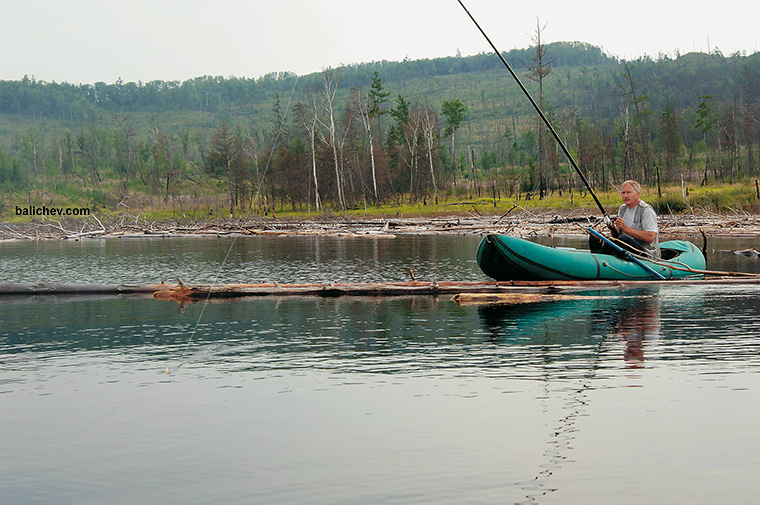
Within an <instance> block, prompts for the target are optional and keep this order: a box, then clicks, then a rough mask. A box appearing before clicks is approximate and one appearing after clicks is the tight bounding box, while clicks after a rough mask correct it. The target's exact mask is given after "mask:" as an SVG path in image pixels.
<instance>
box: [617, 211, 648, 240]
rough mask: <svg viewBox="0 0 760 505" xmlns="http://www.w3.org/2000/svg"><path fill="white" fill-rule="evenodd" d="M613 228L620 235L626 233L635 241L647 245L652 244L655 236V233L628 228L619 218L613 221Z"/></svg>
mask: <svg viewBox="0 0 760 505" xmlns="http://www.w3.org/2000/svg"><path fill="white" fill-rule="evenodd" d="M615 226H616V227H617V229H618V230H620V232H621V233H627V234H628V235H630V236H631V237H633V238H635V239H636V240H641V241H642V242H646V243H648V244H651V243H652V242H654V238H655V237H656V236H657V232H654V231H642V230H637V229H636V228H632V227H630V226H628V225H627V224H625V220H624V219H623V218H622V217H620V216H618V218H617V219H616V220H615Z"/></svg>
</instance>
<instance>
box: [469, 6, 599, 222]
mask: <svg viewBox="0 0 760 505" xmlns="http://www.w3.org/2000/svg"><path fill="white" fill-rule="evenodd" d="M457 1H458V2H459V5H461V6H462V9H464V11H465V12H466V13H467V15H468V16H469V17H470V19H471V20H472V22H473V23H475V26H476V27H477V28H478V30H480V33H481V34H483V37H485V39H486V41H487V42H488V44H489V45H490V46H491V48H492V49H493V50H494V52H495V53H496V55H497V56H498V57H499V59H500V60H501V62H502V63H503V64H504V66H505V67H507V70H509V73H510V74H511V75H512V77H513V78H514V79H515V81H516V82H517V84H518V85H519V86H520V89H521V90H522V91H523V93H525V96H526V97H528V100H530V103H531V104H532V105H533V108H534V109H536V112H537V113H538V115H539V116H540V117H541V119H542V120H543V122H544V124H546V127H547V128H548V129H549V131H550V132H551V134H552V135H553V136H554V140H556V141H557V144H559V147H560V148H561V149H562V152H563V153H565V156H566V157H567V159H568V160H569V161H570V164H571V165H572V166H573V168H574V169H575V171H576V172H577V173H578V176H579V177H580V178H581V180H582V181H583V184H585V185H586V189H588V191H589V193H591V196H592V198H593V199H594V202H596V205H597V207H599V210H601V211H602V216H604V222H605V224H606V225H607V226H609V227H612V221H611V220H610V217H609V216H608V215H607V211H606V210H604V207H603V206H602V202H600V201H599V198H597V196H596V193H594V188H592V187H591V184H590V183H589V182H588V179H586V176H585V175H583V172H582V171H581V169H580V167H579V166H578V163H576V161H575V158H573V155H572V154H570V151H569V150H568V149H567V146H566V145H565V143H564V142H563V141H562V139H561V138H560V136H559V134H558V133H557V131H556V130H555V129H554V127H553V126H552V124H551V122H549V119H547V117H546V115H544V112H543V111H542V110H541V107H539V106H538V104H537V103H536V101H535V100H534V99H533V97H532V96H531V94H530V92H529V91H528V90H527V88H526V87H525V86H524V85H523V83H522V81H521V80H520V78H519V77H517V74H516V73H515V71H514V70H512V67H511V66H510V65H509V63H507V60H506V59H505V58H504V56H503V55H502V54H501V51H499V50H498V49H497V48H496V45H494V43H493V42H491V39H490V38H488V35H486V32H485V31H484V30H483V28H481V27H480V24H478V22H477V21H476V20H475V18H474V17H473V15H472V14H470V11H469V10H467V7H465V5H464V3H462V0H457Z"/></svg>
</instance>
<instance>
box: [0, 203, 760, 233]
mask: <svg viewBox="0 0 760 505" xmlns="http://www.w3.org/2000/svg"><path fill="white" fill-rule="evenodd" d="M598 222H599V219H598V217H597V216H594V215H587V214H575V213H566V214H564V215H561V214H557V213H556V212H537V211H527V210H519V211H515V212H508V213H506V214H503V215H493V216H489V215H480V214H479V213H478V214H475V213H469V212H468V213H465V215H455V216H442V217H428V218H405V217H401V216H396V217H332V218H329V217H328V218H314V219H306V220H290V219H272V218H260V217H256V218H255V219H249V220H236V219H217V220H204V221H190V220H182V221H180V220H174V221H165V222H154V221H148V220H146V219H144V218H140V216H137V217H135V216H118V217H113V218H110V219H105V218H101V219H99V218H98V217H97V216H95V215H91V216H89V217H87V218H83V219H80V220H71V221H60V220H50V219H44V220H43V219H40V220H36V221H32V222H30V223H25V224H18V223H14V224H10V223H7V222H5V223H0V240H3V239H5V240H11V239H16V240H19V239H23V240H40V239H68V240H79V239H83V238H101V237H125V238H128V237H148V236H156V237H172V236H235V235H243V236H257V235H258V236H283V235H285V236H287V235H299V236H364V235H369V236H375V237H392V236H395V235H403V234H419V235H423V234H460V235H461V234H467V235H471V234H474V235H478V234H485V233H506V234H510V235H514V236H518V237H532V236H585V234H586V233H585V230H586V228H588V227H589V226H591V225H595V224H597V223H598ZM659 223H660V230H661V237H662V239H667V238H668V237H681V236H695V235H698V234H700V233H702V234H705V235H707V236H715V237H717V236H732V237H737V236H741V237H758V236H760V215H756V214H750V213H747V212H735V213H733V214H731V215H725V214H711V213H707V212H703V213H700V214H693V215H692V214H689V215H686V214H683V215H661V216H659Z"/></svg>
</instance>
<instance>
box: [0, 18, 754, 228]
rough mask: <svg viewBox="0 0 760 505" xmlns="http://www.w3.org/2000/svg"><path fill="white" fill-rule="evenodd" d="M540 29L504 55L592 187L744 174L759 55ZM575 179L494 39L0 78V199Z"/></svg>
mask: <svg viewBox="0 0 760 505" xmlns="http://www.w3.org/2000/svg"><path fill="white" fill-rule="evenodd" d="M540 36H541V33H540V32H537V34H536V38H535V39H534V42H536V44H535V46H533V47H530V48H525V49H515V50H512V51H509V52H505V53H504V57H505V58H506V60H507V61H508V62H510V65H511V66H512V67H513V68H514V69H515V70H516V72H517V73H518V74H519V76H520V79H521V80H522V81H523V83H524V84H525V85H526V87H527V88H528V89H529V91H530V93H531V95H532V96H533V97H534V99H535V100H536V102H537V103H539V104H540V107H541V109H542V110H543V111H544V112H545V114H546V116H547V117H548V118H549V120H550V122H551V123H552V125H553V126H554V129H555V131H556V132H557V133H558V135H559V136H560V138H561V139H562V141H563V142H564V143H565V144H566V145H567V147H568V149H569V151H570V153H571V154H572V156H573V157H574V158H575V159H576V160H577V162H578V165H579V167H580V169H581V170H582V171H583V172H584V173H585V175H586V177H587V179H588V180H589V181H590V182H591V184H592V185H593V186H594V188H595V189H597V190H606V189H610V188H614V187H615V186H616V185H619V184H620V183H621V182H622V181H624V180H625V179H629V178H635V179H638V180H640V181H641V182H642V183H643V184H644V185H645V186H647V187H650V188H657V191H660V192H661V190H662V188H663V187H666V186H673V185H678V186H680V187H698V186H702V185H706V184H737V183H740V184H741V183H746V184H747V185H748V186H749V185H750V183H751V184H753V185H754V180H755V179H756V178H757V177H758V176H760V158H759V157H758V154H759V153H758V149H759V148H760V128H759V126H760V125H758V121H760V104H759V100H758V98H759V92H760V53H754V54H749V55H748V54H740V53H737V54H732V55H729V56H725V55H723V54H722V53H721V52H720V50H718V49H715V50H713V51H712V52H711V53H710V54H706V53H689V54H684V55H680V54H677V55H675V56H673V57H672V56H667V55H660V56H659V57H657V58H651V57H643V58H640V59H637V60H633V61H626V60H619V59H617V58H614V57H611V56H608V55H607V54H605V53H604V51H602V49H600V48H598V47H595V46H593V45H590V44H587V43H580V42H558V43H551V44H542V43H541V42H540V40H541V38H540ZM583 189H584V188H583V184H582V182H581V180H580V179H579V177H578V176H577V175H576V173H575V171H574V169H573V168H572V166H571V165H570V164H569V163H568V160H567V159H566V157H565V156H564V154H563V151H562V150H561V149H560V148H559V146H558V143H557V142H555V140H554V139H553V137H552V136H551V135H549V132H548V131H547V128H546V126H545V125H544V124H543V123H542V122H541V121H539V118H538V116H537V114H536V113H535V111H534V110H533V109H532V107H531V105H530V103H529V101H528V100H527V99H526V97H525V96H524V94H523V93H522V91H521V90H520V89H519V87H518V86H517V85H516V83H515V82H514V80H513V79H512V78H511V77H510V75H509V74H508V73H507V72H506V70H505V69H504V67H503V66H502V65H501V62H500V61H499V59H498V57H497V56H496V55H494V54H488V53H483V54H479V55H475V56H468V57H463V56H460V55H456V56H452V57H446V58H436V59H427V60H413V61H412V60H404V61H401V62H388V61H381V62H371V63H362V64H355V65H348V66H344V67H341V68H330V69H326V70H324V71H322V72H319V73H315V74H309V75H305V76H298V75H295V74H293V73H288V72H282V73H271V74H268V75H265V76H262V77H260V78H255V79H254V78H242V77H226V78H225V77H219V76H217V77H211V76H203V77H198V78H195V79H191V80H188V81H184V82H174V81H169V82H167V81H151V82H146V83H143V82H137V83H135V82H122V81H117V82H115V83H113V84H105V83H102V82H99V83H95V84H70V83H65V82H64V83H56V82H42V81H37V80H35V79H34V77H29V76H27V77H24V78H23V79H22V80H19V81H0V217H3V216H6V215H9V214H10V213H9V212H8V209H9V208H10V206H11V205H48V206H52V205H59V206H61V205H72V206H77V207H82V206H84V207H91V208H93V209H95V208H101V209H111V210H118V209H119V207H120V206H122V207H123V208H125V209H126V208H129V207H130V206H132V208H134V207H135V206H137V207H143V208H145V207H151V208H154V209H158V208H164V209H171V210H172V212H174V213H175V214H176V212H177V211H179V212H180V213H181V214H182V215H186V214H189V213H192V214H193V215H197V214H198V213H203V214H204V215H205V214H209V213H210V214H213V215H232V216H241V215H244V214H245V213H248V212H251V211H254V212H256V213H259V214H269V213H270V212H279V213H283V212H298V213H308V214H312V213H317V214H319V213H340V212H343V211H348V210H351V209H366V208H367V207H390V206H400V205H403V204H410V203H411V204H415V205H437V204H439V203H442V202H445V201H455V200H456V199H461V198H471V199H472V198H476V197H486V198H493V199H496V198H497V197H498V198H499V199H501V198H514V199H539V200H540V199H544V198H547V197H549V196H550V195H555V196H556V195H560V196H561V195H563V194H565V195H567V194H570V195H572V194H573V192H574V191H583ZM673 205H674V206H675V204H673ZM671 210H677V209H671ZM214 212H216V214H214Z"/></svg>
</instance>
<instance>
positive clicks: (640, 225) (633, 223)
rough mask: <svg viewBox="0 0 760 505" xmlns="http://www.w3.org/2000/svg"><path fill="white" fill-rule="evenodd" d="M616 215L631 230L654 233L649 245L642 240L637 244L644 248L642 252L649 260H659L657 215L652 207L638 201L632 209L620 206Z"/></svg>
mask: <svg viewBox="0 0 760 505" xmlns="http://www.w3.org/2000/svg"><path fill="white" fill-rule="evenodd" d="M618 215H619V216H620V217H622V218H623V220H624V221H625V224H626V225H628V226H630V227H631V228H635V229H637V230H641V231H653V232H654V240H653V241H652V242H651V243H646V242H644V241H643V240H640V241H639V242H640V243H641V245H642V246H644V250H645V251H646V253H647V254H648V255H649V256H650V257H651V258H655V259H657V258H659V257H660V230H659V228H657V213H656V212H655V211H654V209H653V208H652V206H651V205H649V204H648V203H646V202H643V201H639V204H638V205H637V206H636V207H634V208H632V209H629V208H628V207H627V206H626V205H621V206H620V210H619V211H618Z"/></svg>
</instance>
